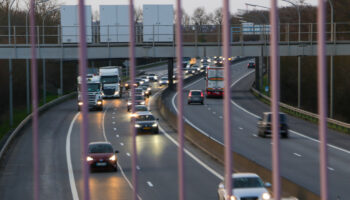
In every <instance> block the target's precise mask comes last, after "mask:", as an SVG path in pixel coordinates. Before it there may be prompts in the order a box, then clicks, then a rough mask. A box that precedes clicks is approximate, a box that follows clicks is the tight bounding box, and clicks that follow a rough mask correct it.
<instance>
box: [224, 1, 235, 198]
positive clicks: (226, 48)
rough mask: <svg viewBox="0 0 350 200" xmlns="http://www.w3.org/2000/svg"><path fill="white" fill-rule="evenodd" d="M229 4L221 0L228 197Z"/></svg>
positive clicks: (228, 192) (229, 190)
mask: <svg viewBox="0 0 350 200" xmlns="http://www.w3.org/2000/svg"><path fill="white" fill-rule="evenodd" d="M229 8H230V5H229V0H223V7H222V13H223V26H222V28H223V30H222V38H223V41H222V43H223V49H222V52H223V57H224V74H225V75H224V85H225V86H224V140H225V141H224V143H225V190H226V195H228V199H231V195H232V188H233V184H232V149H231V143H232V139H231V88H230V85H231V69H230V63H229V62H230V61H229V60H228V58H229V57H231V53H230V48H231V47H230V43H231V41H230V21H229V20H230V11H229Z"/></svg>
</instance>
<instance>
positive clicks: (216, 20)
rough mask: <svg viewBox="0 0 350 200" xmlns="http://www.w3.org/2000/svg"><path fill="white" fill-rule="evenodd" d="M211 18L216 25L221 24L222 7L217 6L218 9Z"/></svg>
mask: <svg viewBox="0 0 350 200" xmlns="http://www.w3.org/2000/svg"><path fill="white" fill-rule="evenodd" d="M209 19H210V21H211V22H212V23H213V24H214V25H221V24H222V8H217V9H216V10H214V13H213V14H210V15H209Z"/></svg>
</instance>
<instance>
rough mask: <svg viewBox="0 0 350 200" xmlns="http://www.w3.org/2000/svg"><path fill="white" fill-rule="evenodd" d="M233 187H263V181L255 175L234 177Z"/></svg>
mask: <svg viewBox="0 0 350 200" xmlns="http://www.w3.org/2000/svg"><path fill="white" fill-rule="evenodd" d="M233 186H234V188H259V187H264V184H263V182H262V181H261V179H260V178H257V177H241V178H234V181H233Z"/></svg>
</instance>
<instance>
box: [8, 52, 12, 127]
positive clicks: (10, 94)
mask: <svg viewBox="0 0 350 200" xmlns="http://www.w3.org/2000/svg"><path fill="white" fill-rule="evenodd" d="M12 75H13V74H12V59H11V58H10V59H9V106H10V107H9V112H10V126H11V127H12V126H13V86H12Z"/></svg>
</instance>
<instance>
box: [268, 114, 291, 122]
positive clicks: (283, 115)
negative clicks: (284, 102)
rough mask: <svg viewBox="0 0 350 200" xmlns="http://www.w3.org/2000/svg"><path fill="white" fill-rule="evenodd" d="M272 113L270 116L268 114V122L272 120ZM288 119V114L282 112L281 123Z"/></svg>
mask: <svg viewBox="0 0 350 200" xmlns="http://www.w3.org/2000/svg"><path fill="white" fill-rule="evenodd" d="M271 116H272V115H271V114H269V115H268V116H267V121H268V122H271ZM286 121H287V118H286V115H285V114H280V123H286Z"/></svg>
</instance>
